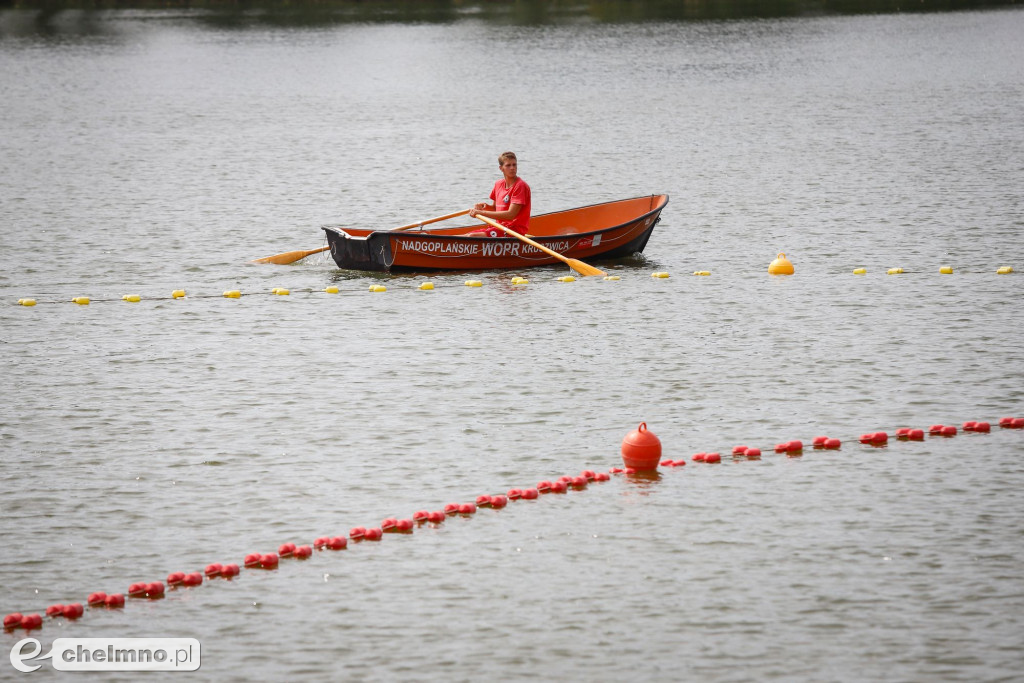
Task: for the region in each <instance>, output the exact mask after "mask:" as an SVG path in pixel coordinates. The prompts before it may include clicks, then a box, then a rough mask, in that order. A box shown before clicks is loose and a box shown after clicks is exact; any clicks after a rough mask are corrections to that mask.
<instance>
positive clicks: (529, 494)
mask: <svg viewBox="0 0 1024 683" xmlns="http://www.w3.org/2000/svg"><path fill="white" fill-rule="evenodd" d="M580 479H584V480H585V479H586V477H580ZM537 495H538V494H537V489H523V500H536V499H537Z"/></svg>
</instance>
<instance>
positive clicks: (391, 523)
mask: <svg viewBox="0 0 1024 683" xmlns="http://www.w3.org/2000/svg"><path fill="white" fill-rule="evenodd" d="M397 526H398V520H397V519H395V518H394V517H388V518H387V519H385V520H384V521H383V522H381V523H380V530H381V531H395V527H397Z"/></svg>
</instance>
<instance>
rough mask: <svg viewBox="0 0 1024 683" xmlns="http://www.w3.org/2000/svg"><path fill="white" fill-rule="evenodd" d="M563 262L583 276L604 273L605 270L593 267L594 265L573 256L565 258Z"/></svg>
mask: <svg viewBox="0 0 1024 683" xmlns="http://www.w3.org/2000/svg"><path fill="white" fill-rule="evenodd" d="M565 262H566V263H568V264H569V267H570V268H572V269H573V270H575V271H576V272H577V273H579V274H580V275H582V276H583V277H590V276H591V275H605V272H604V271H603V270H601V269H600V268H595V267H594V266H590V265H587V264H586V263H584V262H583V261H578V260H576V259H574V258H571V259H566V261H565Z"/></svg>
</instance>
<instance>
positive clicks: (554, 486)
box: [551, 481, 569, 493]
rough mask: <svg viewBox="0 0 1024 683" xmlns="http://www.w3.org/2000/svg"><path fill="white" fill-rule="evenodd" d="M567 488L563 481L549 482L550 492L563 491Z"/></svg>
mask: <svg viewBox="0 0 1024 683" xmlns="http://www.w3.org/2000/svg"><path fill="white" fill-rule="evenodd" d="M568 490H569V487H568V486H566V485H565V482H564V481H553V482H551V493H565V492H566V491H568Z"/></svg>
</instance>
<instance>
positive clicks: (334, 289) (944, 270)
mask: <svg viewBox="0 0 1024 683" xmlns="http://www.w3.org/2000/svg"><path fill="white" fill-rule="evenodd" d="M794 272H795V268H794V266H793V264H792V262H791V261H789V259H787V258H786V255H785V254H784V253H779V255H778V258H776V259H775V260H774V261H772V262H771V265H769V267H768V273H769V274H770V275H792V274H794ZM867 272H868V271H867V268H855V269H854V270H853V274H854V275H866V274H867ZM953 272H954V271H953V267H952V266H941V267H940V268H939V273H940V274H943V275H952V274H953ZM1013 272H1014V270H1013V267H1012V266H1000V267H999V268H998V269H997V270H996V274H997V275H1009V274H1011V273H1013ZM903 273H904V271H903V269H902V268H889V269H888V270H887V271H886V274H887V275H902V274H903ZM693 274H694V275H696V276H703V277H708V276H710V275H711V271H709V270H695V271H694V272H693ZM651 277H652V278H655V279H661V280H665V279H668V278H670V277H671V275H670V273H668V272H667V271H655V272H653V273H651ZM603 279H604V280H606V281H615V280H620V279H622V278H621V277H620V276H619V275H605V276H604V278H603ZM555 282H563V283H568V282H576V278H575V277H574V276H572V275H563V276H561V277H558V278H555ZM509 284H510V285H512V286H513V287H523V286H525V285H529V284H530V281H529V280H528V279H526V278H524V277H521V276H519V275H516V276H514V277H512V279H511V280H510V281H509ZM483 285H484V283H483V281H481V280H466V281H465V282H464V283H463V286H464V287H471V288H472V287H483ZM443 286H445V287H456V286H458V285H443ZM414 289H417V290H420V291H431V290H433V289H434V283H433V282H430V281H426V282H421V283H419V284H418V285H416V287H415V288H414ZM297 291H299V292H301V293H303V294H313V293H316V291H315V290H312V289H304V290H297ZM319 291H320V292H322V293H325V294H341V293H342V291H341V290H340V289H339V288H338V286H337V285H328V286H327V287H324V288H323V289H322V290H319ZM368 291H370V292H378V293H379V292H386V291H388V288H387V286H385V285H382V284H379V283H375V284H372V285H370V286H369V288H368ZM344 293H345V294H355V292H354V291H345V292H344ZM290 294H291V290H290V289H288V288H286V287H274V288H273V289H271V290H270V291H269V292H248V293H243V292H242V291H241V290H238V289H228V290H225V291H224V292H223V293H222V294H220V295H217V294H200V295H192V296H189V295H187V293H186V291H185V290H184V289H175V290H173V291H172V292H171V296H170V298H172V299H175V300H177V299H185V298H190V299H213V298H225V299H240V298H242V297H243V296H259V295H264V296H266V295H271V296H289V295H290ZM147 300H150V299H147ZM151 300H154V301H155V300H158V299H157V298H156V297H154V298H153V299H151ZM111 301H126V302H129V303H138V302H140V301H142V295H140V294H125V295H123V296H122V297H121V298H120V299H90V298H89V297H87V296H76V297H73V298H72V299H71V300H70V302H71V303H73V304H78V305H79V306H87V305H89V304H90V303H94V302H95V303H107V302H111ZM66 302H67V300H63V301H37V300H36V299H33V298H23V299H18V305H19V306H35V305H36V304H37V303H43V304H56V303H66Z"/></svg>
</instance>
